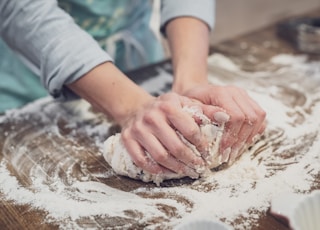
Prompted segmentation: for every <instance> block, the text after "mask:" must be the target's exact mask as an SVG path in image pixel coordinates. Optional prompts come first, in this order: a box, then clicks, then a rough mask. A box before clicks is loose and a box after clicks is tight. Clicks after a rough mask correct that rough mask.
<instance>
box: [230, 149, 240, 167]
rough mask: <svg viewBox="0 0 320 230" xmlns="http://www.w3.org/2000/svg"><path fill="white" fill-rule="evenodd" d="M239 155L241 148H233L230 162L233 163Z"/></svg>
mask: <svg viewBox="0 0 320 230" xmlns="http://www.w3.org/2000/svg"><path fill="white" fill-rule="evenodd" d="M238 155H239V148H233V149H232V152H231V153H230V160H229V162H228V163H229V164H233V163H234V162H235V160H236V158H237V157H238Z"/></svg>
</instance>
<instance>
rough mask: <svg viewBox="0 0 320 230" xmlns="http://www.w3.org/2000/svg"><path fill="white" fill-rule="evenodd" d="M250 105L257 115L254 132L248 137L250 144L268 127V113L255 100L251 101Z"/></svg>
mask: <svg viewBox="0 0 320 230" xmlns="http://www.w3.org/2000/svg"><path fill="white" fill-rule="evenodd" d="M250 103H251V106H252V108H253V110H254V111H255V114H256V123H255V124H254V129H253V130H252V133H251V135H250V136H249V137H248V142H249V143H251V142H252V141H253V138H254V137H255V136H256V135H257V134H261V133H262V132H263V131H264V130H265V127H266V121H265V119H266V112H265V111H264V110H263V109H262V108H261V107H260V106H259V105H258V104H257V103H256V102H255V101H254V100H251V101H250Z"/></svg>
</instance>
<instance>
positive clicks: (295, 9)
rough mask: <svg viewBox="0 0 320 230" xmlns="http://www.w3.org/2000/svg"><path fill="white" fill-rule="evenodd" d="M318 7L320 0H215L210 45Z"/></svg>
mask: <svg viewBox="0 0 320 230" xmlns="http://www.w3.org/2000/svg"><path fill="white" fill-rule="evenodd" d="M316 8H320V0H216V25H215V29H214V31H213V32H212V36H211V44H214V43H217V42H220V41H223V40H226V39H230V38H234V37H235V36H238V35H242V34H245V33H248V32H250V31H254V30H257V29H260V28H262V27H265V26H267V25H269V24H272V23H275V22H277V21H280V20H283V19H285V18H288V17H292V16H298V15H301V14H303V13H306V12H310V11H312V10H315V9H316ZM319 16H320V15H319Z"/></svg>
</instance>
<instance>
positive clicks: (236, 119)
mask: <svg viewBox="0 0 320 230" xmlns="http://www.w3.org/2000/svg"><path fill="white" fill-rule="evenodd" d="M245 119H246V116H245V115H244V114H239V113H238V114H235V115H233V117H232V120H233V121H234V123H240V122H243V121H244V120H245Z"/></svg>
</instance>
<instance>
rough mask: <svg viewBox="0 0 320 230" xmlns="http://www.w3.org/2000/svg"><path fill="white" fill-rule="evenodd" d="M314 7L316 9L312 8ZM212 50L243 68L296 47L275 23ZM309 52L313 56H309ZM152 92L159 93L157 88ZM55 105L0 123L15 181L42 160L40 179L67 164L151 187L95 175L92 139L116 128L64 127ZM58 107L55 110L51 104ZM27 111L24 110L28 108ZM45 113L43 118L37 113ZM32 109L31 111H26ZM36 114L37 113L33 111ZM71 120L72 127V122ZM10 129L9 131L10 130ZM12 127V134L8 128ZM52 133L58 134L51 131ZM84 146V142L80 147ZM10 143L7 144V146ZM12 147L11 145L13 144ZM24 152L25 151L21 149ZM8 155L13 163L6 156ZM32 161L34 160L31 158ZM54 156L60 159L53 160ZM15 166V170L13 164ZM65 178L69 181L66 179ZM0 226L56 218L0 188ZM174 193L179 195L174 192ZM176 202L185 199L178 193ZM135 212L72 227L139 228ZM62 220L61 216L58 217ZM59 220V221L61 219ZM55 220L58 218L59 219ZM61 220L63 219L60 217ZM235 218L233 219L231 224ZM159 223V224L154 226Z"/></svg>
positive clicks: (263, 218) (0, 154) (54, 225)
mask: <svg viewBox="0 0 320 230" xmlns="http://www.w3.org/2000/svg"><path fill="white" fill-rule="evenodd" d="M317 12H318V13H319V12H320V11H317ZM212 51H213V52H219V53H222V54H224V55H226V56H228V57H229V58H231V59H232V60H233V61H234V62H235V63H236V64H238V65H239V66H241V68H242V69H243V70H245V71H248V72H254V71H258V70H260V71H261V70H270V69H272V68H274V66H272V65H270V63H267V60H269V59H270V58H271V57H272V56H274V55H276V54H279V53H298V52H297V51H295V50H294V49H293V48H292V46H291V45H290V44H288V43H287V42H286V41H283V40H281V39H279V38H278V37H277V35H276V27H275V26H270V27H268V28H264V29H261V30H259V31H256V32H254V33H251V34H248V35H246V36H241V37H238V38H235V39H232V40H230V41H226V42H223V43H221V44H218V45H216V46H215V47H213V48H212ZM310 57H311V58H318V57H316V56H310ZM158 67H161V68H162V69H165V70H167V71H168V72H170V71H171V66H170V65H169V64H168V61H165V62H162V63H158V64H156V65H152V66H148V67H146V68H142V69H139V70H137V71H132V72H130V73H128V75H129V76H131V77H132V78H133V79H134V80H135V81H136V82H137V83H138V84H142V83H144V82H145V81H146V80H148V79H149V78H150V76H154V75H155V74H157V73H158V71H159V70H158ZM160 88H161V89H160V93H161V92H163V91H167V90H168V89H169V88H170V83H165V84H164V85H163V86H161V87H160ZM152 93H154V94H159V88H158V89H157V90H155V91H153V92H152ZM56 106H57V105H56V104H55V103H53V102H52V101H50V100H49V103H43V104H41V105H40V106H38V108H39V111H37V112H34V111H31V110H26V111H29V112H27V113H25V116H24V115H23V113H22V114H19V116H18V117H14V116H13V117H10V119H6V121H5V122H4V123H0V160H1V161H2V160H3V159H4V157H5V158H6V159H7V160H8V162H7V167H8V170H9V171H10V172H11V174H12V175H13V176H15V177H16V178H17V180H18V181H19V182H20V184H21V185H22V186H24V187H28V186H29V185H30V184H32V183H33V182H32V180H31V179H30V178H29V177H30V175H31V176H32V175H34V170H35V164H37V163H38V164H42V165H45V166H46V168H45V169H42V170H45V173H46V176H45V177H44V178H42V182H43V183H52V181H51V180H52V179H54V178H56V177H57V176H58V177H59V178H60V179H61V180H63V181H65V183H66V184H68V183H69V181H68V180H70V178H69V177H70V175H66V172H67V171H68V170H71V174H72V177H73V178H76V179H79V180H85V179H81V178H83V177H86V178H87V179H88V178H89V180H90V181H96V182H101V183H104V184H106V185H109V186H111V187H112V188H115V189H119V191H126V192H130V191H133V190H134V189H137V188H150V189H152V188H154V187H155V186H154V185H153V184H145V183H142V182H138V181H134V180H131V179H127V178H123V177H118V176H116V175H114V174H112V173H111V174H110V175H109V176H108V178H107V179H106V178H105V177H103V176H101V175H103V174H105V172H106V171H108V172H110V171H111V169H110V167H109V166H108V165H107V163H105V161H104V160H103V158H102V156H101V153H99V147H98V146H96V145H95V143H97V142H98V141H100V142H101V143H102V142H103V141H104V140H105V139H106V137H107V136H108V135H110V134H111V133H113V132H115V131H117V127H111V128H110V130H109V131H110V132H101V131H94V130H93V127H94V126H95V125H101V123H102V122H103V118H102V117H101V116H97V117H96V118H94V119H92V118H90V117H89V118H85V119H84V120H80V119H79V120H78V121H75V120H73V121H74V122H73V127H70V124H69V120H72V119H74V115H75V113H76V112H75V111H72V110H71V111H70V110H69V107H68V106H64V105H63V104H61V105H59V107H56ZM56 108H59V109H60V111H59V112H58V111H56V112H55V109H56ZM28 113H29V114H28ZM39 113H43V114H45V119H43V117H42V116H40V115H39ZM30 114H32V115H30ZM37 114H38V115H37ZM52 122H53V123H55V125H56V129H57V132H52V129H50V128H48V127H49V126H50V127H51V128H52ZM74 125H76V127H74ZM77 127H78V128H79V127H87V128H88V129H89V130H91V131H92V132H91V134H90V136H87V134H86V133H83V132H81V130H80V129H79V131H74V129H73V128H77ZM10 133H11V134H10ZM12 133H14V134H12ZM57 133H58V134H59V135H57ZM83 146H85V148H83ZM11 147H12V148H13V149H11ZM14 148H15V149H14ZM16 149H19V151H28V152H29V153H30V154H29V157H23V156H22V155H23V154H22V155H21V156H20V157H17V158H11V156H12V155H11V154H14V152H15V151H16ZM24 154H26V153H24ZM66 158H68V159H69V158H70V159H71V160H70V161H69V162H65V161H64V160H65V159H66ZM13 159H14V161H15V162H14V163H12V164H11V163H10V160H13ZM35 162H36V163H35ZM59 162H64V164H61V165H59ZM17 169H21V170H17ZM314 180H315V185H314V186H313V188H312V189H320V173H319V174H318V176H317V177H315V178H314ZM70 183H71V182H70ZM183 184H192V180H189V179H182V180H177V181H173V182H166V183H164V186H167V187H170V186H180V185H183ZM140 195H141V196H142V197H148V196H151V195H150V194H140ZM156 196H165V195H164V194H156ZM0 198H1V203H0V229H37V228H40V229H58V228H59V222H51V223H50V222H47V221H45V217H46V212H45V211H43V210H41V209H39V210H36V209H32V208H30V206H29V205H27V204H25V205H19V204H16V203H14V202H13V201H10V199H9V200H8V199H6V198H5V197H4V194H1V193H0ZM177 199H179V198H177ZM180 202H182V203H184V202H185V205H186V206H188V205H191V204H188V202H187V201H184V200H183V199H182V198H181V199H180ZM162 209H163V212H164V213H166V215H167V218H168V220H169V219H170V215H174V214H172V213H174V212H175V210H174V209H172V207H167V206H163V207H162ZM135 215H138V214H137V213H132V217H133V218H131V219H130V218H120V217H119V218H102V217H99V216H95V217H93V218H91V219H90V218H82V222H81V221H80V222H79V223H78V227H84V228H100V229H102V228H106V227H110V228H112V227H119V226H122V224H123V223H126V224H128V223H129V224H130V225H129V226H130V227H128V228H129V229H142V228H145V227H147V226H148V223H141V222H138V221H136V219H137V218H136V217H135ZM259 215H260V218H259V221H258V224H257V225H255V226H252V227H251V229H262V230H272V229H279V230H285V229H288V227H287V225H286V222H285V220H279V219H276V218H274V217H273V216H272V215H270V213H269V211H268V210H267V211H265V212H263V213H260V214H259ZM168 220H166V219H160V220H159V219H158V220H157V219H155V220H153V221H160V222H161V221H168ZM63 221H66V220H63ZM63 221H62V222H63ZM62 222H61V223H62ZM63 223H64V224H65V222H63ZM236 224H237V223H235V226H236ZM159 229H161V228H159Z"/></svg>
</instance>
